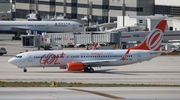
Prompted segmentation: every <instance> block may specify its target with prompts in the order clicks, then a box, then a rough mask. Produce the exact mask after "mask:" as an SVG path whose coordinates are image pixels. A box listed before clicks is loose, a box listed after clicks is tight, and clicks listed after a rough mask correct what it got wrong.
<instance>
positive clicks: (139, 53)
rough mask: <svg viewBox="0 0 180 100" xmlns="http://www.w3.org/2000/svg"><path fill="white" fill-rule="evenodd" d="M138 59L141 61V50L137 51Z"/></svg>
mask: <svg viewBox="0 0 180 100" xmlns="http://www.w3.org/2000/svg"><path fill="white" fill-rule="evenodd" d="M137 60H138V62H141V52H137Z"/></svg>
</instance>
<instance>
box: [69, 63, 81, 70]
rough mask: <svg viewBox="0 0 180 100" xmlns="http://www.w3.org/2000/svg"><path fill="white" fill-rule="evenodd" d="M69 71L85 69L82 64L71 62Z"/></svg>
mask: <svg viewBox="0 0 180 100" xmlns="http://www.w3.org/2000/svg"><path fill="white" fill-rule="evenodd" d="M67 69H68V71H81V70H83V69H84V65H83V64H82V63H81V62H69V63H67Z"/></svg>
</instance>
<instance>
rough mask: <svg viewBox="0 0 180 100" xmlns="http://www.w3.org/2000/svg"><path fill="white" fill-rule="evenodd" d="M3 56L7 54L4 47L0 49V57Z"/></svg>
mask: <svg viewBox="0 0 180 100" xmlns="http://www.w3.org/2000/svg"><path fill="white" fill-rule="evenodd" d="M3 54H7V51H6V49H5V48H4V47H0V56H2V55H3Z"/></svg>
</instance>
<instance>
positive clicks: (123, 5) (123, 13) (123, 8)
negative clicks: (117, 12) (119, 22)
mask: <svg viewBox="0 0 180 100" xmlns="http://www.w3.org/2000/svg"><path fill="white" fill-rule="evenodd" d="M122 16H123V26H124V16H125V0H123V4H122Z"/></svg>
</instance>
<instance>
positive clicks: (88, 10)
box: [86, 0, 90, 31]
mask: <svg viewBox="0 0 180 100" xmlns="http://www.w3.org/2000/svg"><path fill="white" fill-rule="evenodd" d="M89 14H90V9H89V0H87V28H86V31H88V28H89Z"/></svg>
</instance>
